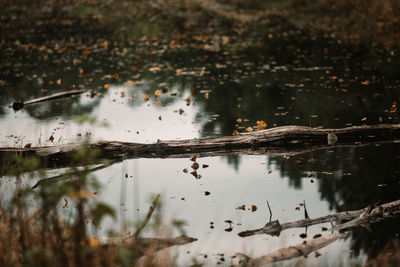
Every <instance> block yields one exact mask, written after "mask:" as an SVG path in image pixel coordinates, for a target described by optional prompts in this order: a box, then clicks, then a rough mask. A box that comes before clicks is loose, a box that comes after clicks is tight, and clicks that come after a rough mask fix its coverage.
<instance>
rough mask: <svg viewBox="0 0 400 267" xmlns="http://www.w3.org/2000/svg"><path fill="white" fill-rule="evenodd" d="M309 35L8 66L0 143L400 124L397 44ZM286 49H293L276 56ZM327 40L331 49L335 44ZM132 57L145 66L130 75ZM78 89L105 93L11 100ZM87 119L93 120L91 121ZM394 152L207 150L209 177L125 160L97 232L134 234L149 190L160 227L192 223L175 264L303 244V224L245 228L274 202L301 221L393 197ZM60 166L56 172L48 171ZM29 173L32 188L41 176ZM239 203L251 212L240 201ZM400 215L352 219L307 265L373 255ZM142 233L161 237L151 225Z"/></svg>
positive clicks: (388, 148) (108, 171) (372, 148)
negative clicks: (345, 234)
mask: <svg viewBox="0 0 400 267" xmlns="http://www.w3.org/2000/svg"><path fill="white" fill-rule="evenodd" d="M325 41H326V40H325ZM307 42H309V44H310V45H309V46H305V45H304V43H303V44H293V45H294V48H293V47H290V46H286V48H282V47H280V49H278V48H277V44H271V45H270V46H268V47H267V48H265V49H263V50H257V51H252V52H251V53H247V52H244V53H241V54H233V55H231V53H229V52H223V53H222V52H220V53H215V54H213V53H211V52H209V51H208V52H199V51H191V50H184V51H180V52H179V53H174V52H170V53H166V54H162V55H147V56H144V59H143V60H140V61H139V60H138V57H135V56H132V55H130V54H129V53H126V57H124V58H121V59H120V62H118V63H115V62H113V61H112V62H111V63H112V64H109V65H108V66H104V64H100V63H103V61H104V60H105V59H104V58H103V57H102V56H101V55H100V56H95V55H94V56H93V58H89V59H86V61H85V59H83V60H82V61H79V62H78V63H77V62H76V61H73V60H71V61H70V62H68V61H67V62H63V63H62V64H61V63H60V64H57V62H56V63H55V64H54V66H47V67H46V66H41V67H40V68H35V67H34V64H30V63H29V62H28V63H26V64H24V63H21V64H19V65H18V66H14V67H13V73H14V76H13V75H9V74H8V75H3V76H1V80H2V81H3V82H2V84H3V85H4V84H7V86H3V87H2V88H1V90H2V95H1V105H2V106H1V108H0V111H1V113H0V129H1V131H0V145H1V146H15V147H21V146H24V145H25V144H27V143H31V144H32V146H45V145H50V146H51V145H57V144H66V143H73V142H81V141H84V140H86V139H89V140H91V141H97V140H117V141H128V142H141V143H151V142H156V141H157V140H158V139H161V140H176V139H187V138H200V137H204V136H222V135H231V134H232V132H233V131H234V130H238V131H239V132H244V131H245V129H246V128H248V127H252V126H255V125H256V121H257V120H264V121H265V122H266V123H267V124H268V128H271V127H275V126H283V125H306V126H312V127H325V128H328V127H346V126H350V125H361V124H377V123H398V122H399V120H398V116H397V109H395V108H394V107H395V106H396V104H397V101H398V100H399V90H400V87H399V84H400V82H399V80H398V77H399V76H398V75H397V74H398V73H397V72H398V71H397V70H396V67H397V65H396V64H397V63H395V60H393V59H392V58H395V57H396V55H395V54H393V53H384V52H381V54H379V53H378V54H373V55H371V54H368V53H367V52H366V51H364V50H363V49H361V48H349V47H341V48H338V47H337V45H336V44H335V43H334V42H332V41H329V42H327V43H326V44H325V45H326V46H328V49H327V50H323V49H322V48H321V47H320V46H318V44H317V41H315V40H314V41H311V40H307ZM296 45H297V46H298V47H300V48H299V49H300V50H298V49H295V48H296ZM307 47H309V48H307ZM277 49H278V50H279V53H280V54H285V55H287V57H278V56H277V54H276V51H277ZM282 49H284V51H282ZM331 50H334V53H335V55H334V56H333V55H331V54H329V53H327V52H326V51H331ZM293 51H295V52H293ZM324 51H325V52H324ZM132 54H133V55H134V51H133V52H132ZM299 55H300V56H299ZM389 58H390V59H391V60H390V61H388V59H389ZM388 62H390V63H388ZM106 63H107V62H106ZM113 64H114V65H113ZM131 65H135V66H136V68H137V69H138V71H136V70H135V71H134V72H132V68H129V66H131ZM81 69H84V71H82V70H81ZM397 69H398V68H397ZM117 72H118V77H117V76H115V73H117ZM16 73H20V74H21V73H22V74H21V75H15V74H16ZM43 73H45V75H43ZM116 77H117V78H116ZM58 79H61V81H60V82H59V81H58ZM76 86H78V87H80V88H82V89H87V90H91V89H94V90H96V92H97V94H95V95H94V96H93V95H92V97H91V96H90V93H85V94H83V95H82V96H80V97H74V98H71V99H65V100H62V101H57V102H51V103H41V104H37V105H34V106H27V107H26V108H24V109H23V110H20V111H17V112H15V111H13V110H12V109H11V108H9V106H10V105H11V104H12V102H13V101H16V100H21V99H23V100H28V99H32V98H35V97H39V96H41V95H45V94H48V93H54V92H57V91H63V90H68V89H71V88H74V87H76ZM43 88H45V89H46V90H41V89H43ZM157 90H160V91H157ZM41 91H42V92H41ZM47 91H48V92H47ZM393 105H395V106H393ZM83 115H84V116H85V117H86V118H88V119H86V120H84V121H82V116H83ZM90 118H96V120H95V121H94V120H90ZM90 121H91V123H90ZM50 136H53V138H54V140H53V141H50V140H49V138H50ZM399 148H400V146H399V145H398V144H382V145H369V146H364V147H347V148H336V147H332V148H331V149H325V150H318V151H314V152H308V153H304V154H299V155H297V156H293V157H285V156H266V155H226V156H216V157H203V158H198V160H197V162H198V163H199V164H200V166H202V164H206V165H208V167H207V168H200V169H199V170H198V173H199V174H200V175H201V178H200V179H196V178H195V177H193V176H192V175H191V174H190V171H189V173H184V172H183V169H185V168H188V169H189V170H190V166H191V164H192V161H190V158H179V159H157V158H156V159H140V158H139V159H127V160H125V161H123V162H120V163H115V164H113V165H112V166H110V167H108V168H105V169H102V170H99V171H96V172H94V173H93V174H94V175H95V177H96V179H97V180H98V181H100V182H101V184H102V185H103V189H102V191H101V193H100V192H99V194H98V198H99V200H102V201H105V202H106V203H109V204H111V205H112V206H113V207H114V208H115V209H116V210H117V211H118V212H117V213H118V219H117V220H116V221H112V220H111V219H107V220H106V221H105V222H104V223H103V225H102V226H101V230H100V231H98V232H97V233H96V234H98V235H100V236H105V235H106V234H107V232H108V231H109V230H114V231H117V232H123V233H124V232H125V233H126V232H129V231H132V230H133V229H134V228H133V225H134V222H136V221H138V220H139V219H142V218H143V217H144V216H145V214H146V212H147V209H148V207H149V205H150V202H149V198H150V196H151V195H153V194H161V196H162V215H163V220H164V223H165V229H166V230H165V233H164V234H165V235H168V234H167V233H169V235H171V234H179V233H178V231H177V230H176V229H173V228H172V227H170V225H171V221H172V220H183V221H185V226H184V227H183V229H184V231H185V232H186V234H187V235H189V236H191V237H196V238H198V239H199V240H198V241H196V242H194V243H192V244H189V245H185V246H181V247H177V248H174V249H173V250H172V253H173V254H174V253H177V254H178V255H179V258H178V262H180V263H182V264H187V263H189V262H193V261H197V262H204V263H206V264H210V265H214V264H215V263H217V262H221V263H222V261H221V259H222V258H224V264H230V263H231V256H233V255H235V253H237V252H240V253H245V254H249V255H251V256H254V257H257V256H262V255H265V254H267V253H269V252H272V251H274V250H276V249H278V248H283V247H287V246H289V245H295V244H299V243H301V242H303V239H302V238H301V237H300V236H299V235H300V234H301V233H304V232H305V229H294V230H290V231H284V232H283V233H282V234H281V235H280V236H279V237H272V236H266V235H258V236H252V237H247V238H241V237H239V236H238V235H237V233H238V232H240V231H243V230H249V229H255V228H259V227H262V226H264V225H265V224H266V223H267V222H269V217H270V214H269V211H268V208H267V204H266V203H267V201H268V203H269V204H270V206H271V209H272V213H273V214H272V219H273V220H279V221H280V223H285V222H289V221H294V220H300V219H303V218H304V209H303V208H302V207H301V206H300V203H302V202H303V201H305V203H306V205H307V211H308V213H309V215H310V216H311V217H318V216H324V215H327V214H329V213H334V212H337V211H343V210H352V209H359V208H363V207H365V206H367V205H369V204H374V203H376V202H378V201H382V202H387V201H392V200H396V199H398V198H399V196H400V194H399V192H400V190H399V189H400V185H399V172H400V168H399V166H400V165H399V163H400V158H399V157H400V155H399V154H398V151H399ZM63 171H65V170H64V169H62V170H61V169H60V170H48V176H53V175H54V174H55V173H61V172H63ZM33 176H34V178H33V179H27V180H26V183H27V184H30V185H33V184H34V183H35V182H36V181H37V180H38V179H39V178H44V177H38V176H35V175H33ZM4 178H5V179H2V180H1V183H2V188H3V190H4V188H7V187H12V184H13V182H12V181H13V179H12V177H4ZM206 192H207V194H206ZM208 193H209V194H208ZM242 205H245V207H246V209H245V210H241V209H237V208H238V207H240V206H242ZM252 205H254V206H255V207H257V209H256V210H255V211H252V210H251V207H252ZM225 220H231V221H232V222H233V223H232V229H231V231H226V230H227V229H229V226H230V225H229V224H228V223H226V222H225ZM398 222H399V221H398V219H393V220H391V221H387V222H384V223H381V224H378V225H374V226H373V232H368V231H367V230H364V229H357V230H356V231H354V232H353V233H352V234H351V235H350V237H349V238H347V239H346V240H342V241H337V242H336V243H334V244H333V245H331V246H328V247H327V248H324V249H322V250H321V251H320V253H321V254H322V256H321V257H318V258H316V256H314V254H312V255H311V256H310V257H308V258H307V261H309V262H312V261H318V262H319V263H321V262H322V263H331V264H332V263H337V262H344V263H349V262H353V263H357V262H358V263H362V262H365V261H366V260H367V259H368V258H373V257H374V256H375V255H376V253H377V252H378V251H379V250H380V249H382V248H383V246H384V244H386V243H387V242H388V241H390V240H391V239H394V238H397V239H398V235H399V232H398V227H396V225H398ZM211 223H212V224H211ZM211 226H213V227H214V228H212V227H211ZM322 226H326V227H329V226H330V225H329V224H328V225H318V226H313V227H309V228H308V229H307V236H308V237H307V238H306V240H309V239H312V237H313V236H314V235H315V234H318V233H321V227H322ZM93 234H94V232H93ZM145 234H146V235H148V236H151V235H154V234H155V233H152V231H151V230H147V232H146V233H145ZM322 234H324V232H322ZM219 254H224V256H222V255H219ZM205 255H207V257H205ZM303 260H305V259H303ZM291 263H292V262H291V261H289V262H288V264H291Z"/></svg>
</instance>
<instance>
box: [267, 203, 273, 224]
mask: <svg viewBox="0 0 400 267" xmlns="http://www.w3.org/2000/svg"><path fill="white" fill-rule="evenodd" d="M267 206H268V210H269V222H271V220H272V211H271V207H270V206H269V203H268V201H267Z"/></svg>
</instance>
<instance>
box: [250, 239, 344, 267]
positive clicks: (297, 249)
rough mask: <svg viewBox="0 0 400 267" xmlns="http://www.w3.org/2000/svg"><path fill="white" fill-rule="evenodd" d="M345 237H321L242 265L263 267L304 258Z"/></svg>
mask: <svg viewBox="0 0 400 267" xmlns="http://www.w3.org/2000/svg"><path fill="white" fill-rule="evenodd" d="M346 235H347V234H346V233H339V232H335V233H332V234H329V235H326V236H321V237H318V238H315V239H312V240H310V241H307V242H303V243H301V244H298V245H296V246H291V247H287V248H282V249H279V250H277V251H275V252H272V253H270V254H268V255H265V256H262V257H259V258H255V259H250V260H248V261H247V262H245V263H244V266H265V265H267V264H269V263H274V262H279V261H283V260H289V259H293V258H297V257H301V256H304V257H306V256H307V255H308V254H310V253H311V252H313V251H316V250H318V249H321V248H323V247H326V246H328V245H329V244H331V243H333V242H335V241H336V240H338V239H340V238H344V237H346Z"/></svg>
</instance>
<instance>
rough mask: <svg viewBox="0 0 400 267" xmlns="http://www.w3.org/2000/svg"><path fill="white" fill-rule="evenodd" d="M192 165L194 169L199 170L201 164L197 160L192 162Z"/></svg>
mask: <svg viewBox="0 0 400 267" xmlns="http://www.w3.org/2000/svg"><path fill="white" fill-rule="evenodd" d="M191 167H192V169H193V170H197V169H198V168H199V167H200V166H199V164H198V163H197V162H195V163H193V164H192V166H191Z"/></svg>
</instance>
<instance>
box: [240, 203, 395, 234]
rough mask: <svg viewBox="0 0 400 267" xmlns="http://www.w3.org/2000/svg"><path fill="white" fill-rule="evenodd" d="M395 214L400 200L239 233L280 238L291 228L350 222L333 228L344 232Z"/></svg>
mask: <svg viewBox="0 0 400 267" xmlns="http://www.w3.org/2000/svg"><path fill="white" fill-rule="evenodd" d="M386 213H388V214H390V213H393V214H394V215H398V214H400V200H396V201H392V202H389V203H385V204H382V205H378V206H376V207H374V208H373V209H371V207H366V208H363V209H359V210H353V211H342V212H338V213H335V214H331V215H327V216H323V217H318V218H314V219H305V220H299V221H295V222H288V223H284V224H280V223H279V221H273V222H269V223H267V224H266V225H265V226H264V227H262V228H259V229H255V230H247V231H243V232H240V233H238V235H239V236H241V237H246V236H252V235H258V234H268V235H272V236H279V234H280V233H281V232H282V231H284V230H286V229H290V228H298V227H307V226H311V225H315V224H320V223H327V222H337V221H348V220H350V221H348V222H346V223H342V224H337V225H335V226H333V227H332V229H331V230H332V231H334V230H343V229H347V228H350V227H355V226H359V225H362V224H366V223H371V222H374V221H375V220H376V219H378V218H382V217H383V216H384V214H386Z"/></svg>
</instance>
